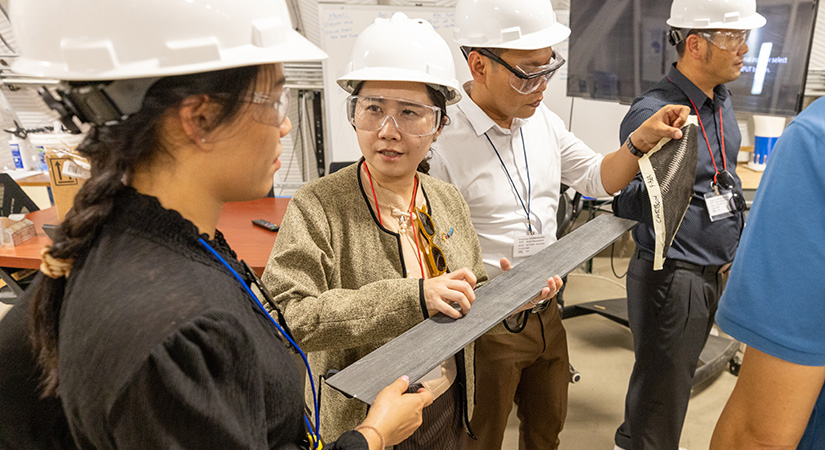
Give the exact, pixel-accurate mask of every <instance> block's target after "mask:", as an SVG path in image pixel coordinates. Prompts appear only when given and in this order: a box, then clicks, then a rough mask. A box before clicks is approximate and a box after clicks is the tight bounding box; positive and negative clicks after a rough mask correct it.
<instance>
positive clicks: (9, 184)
mask: <svg viewBox="0 0 825 450" xmlns="http://www.w3.org/2000/svg"><path fill="white" fill-rule="evenodd" d="M0 187H1V189H0V202H2V209H0V216H3V217H8V216H9V215H10V214H27V213H30V212H32V211H38V210H40V208H38V207H37V205H36V204H35V203H34V201H32V199H31V198H29V196H28V195H26V193H25V192H23V189H21V188H20V185H18V184H17V182H16V181H14V179H12V177H11V176H10V175H9V174H7V173H0Z"/></svg>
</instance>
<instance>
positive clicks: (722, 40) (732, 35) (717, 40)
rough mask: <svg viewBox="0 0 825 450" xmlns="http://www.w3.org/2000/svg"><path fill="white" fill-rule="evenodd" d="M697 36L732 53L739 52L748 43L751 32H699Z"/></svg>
mask: <svg viewBox="0 0 825 450" xmlns="http://www.w3.org/2000/svg"><path fill="white" fill-rule="evenodd" d="M696 34H698V35H700V36H702V37H703V38H704V39H705V40H706V41H708V42H710V43H711V44H713V45H715V46H717V47H719V48H721V49H722V50H728V51H731V52H735V51H738V50H739V49H740V48H742V46H743V45H745V42H747V41H748V37H749V36H750V34H751V30H736V31H723V30H715V31H697V32H696Z"/></svg>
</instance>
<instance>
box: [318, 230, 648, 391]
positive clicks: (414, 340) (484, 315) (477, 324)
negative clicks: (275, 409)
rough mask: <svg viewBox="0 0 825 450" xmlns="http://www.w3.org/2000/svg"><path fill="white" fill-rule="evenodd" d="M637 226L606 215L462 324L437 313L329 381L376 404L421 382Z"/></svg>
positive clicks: (525, 268) (521, 271)
mask: <svg viewBox="0 0 825 450" xmlns="http://www.w3.org/2000/svg"><path fill="white" fill-rule="evenodd" d="M634 225H636V222H635V221H632V220H627V219H621V218H618V217H614V216H610V215H602V216H599V217H597V218H596V219H594V220H592V221H590V222H588V223H587V224H585V225H583V226H581V227H579V228H578V229H576V230H575V231H573V232H572V233H570V234H568V235H567V236H565V237H563V238H561V239H560V240H558V241H556V242H555V243H553V244H551V245H550V246H548V247H547V248H545V249H544V250H542V251H540V252H538V253H536V254H535V255H533V256H531V257H530V258H529V259H527V260H526V261H524V262H522V263H521V264H519V265H517V266H516V267H514V268H512V269H510V270H509V271H507V272H504V273H503V274H501V275H499V276H498V277H496V278H495V279H493V280H491V281H489V282H488V283H486V284H485V285H483V286H481V287H480V288H478V289H477V290H476V300H475V302H474V303H473V306H472V308H470V311H469V312H468V313H467V314H466V315H464V317H462V318H460V319H451V318H449V317H447V316H445V315H443V314H437V315H435V316H433V317H430V318H429V319H427V320H425V321H423V322H421V323H419V324H418V325H416V326H414V327H412V328H410V329H409V330H407V331H406V332H405V333H403V334H402V335H400V336H398V337H397V338H395V339H393V340H392V341H390V342H388V343H387V344H385V345H383V346H381V347H380V348H378V349H376V350H375V351H374V352H372V353H370V354H369V355H367V356H365V357H364V358H361V359H360V360H358V361H356V362H355V363H353V364H352V365H350V366H349V367H347V368H345V369H344V370H342V371H341V372H339V373H338V374H336V375H334V376H332V377H331V378H329V379H328V380H327V381H326V382H327V384H329V385H330V386H332V387H333V388H335V389H337V390H339V391H341V392H342V393H344V394H345V395H347V396H349V397H353V398H357V399H359V400H361V401H364V402H366V403H369V404H372V402H373V401H374V400H375V397H376V395H378V392H380V391H381V389H383V388H384V387H385V386H387V385H389V384H391V383H392V382H394V381H395V380H396V379H398V377H400V376H402V375H407V376H409V377H410V380H412V381H415V380H418V379H420V378H421V377H422V376H424V375H426V374H427V373H428V372H430V371H431V370H432V369H433V368H435V367H436V366H437V365H439V364H441V362H442V361H444V360H445V359H447V358H449V357H451V356H453V355H455V354H456V353H458V352H459V351H460V350H461V349H462V348H464V347H465V346H466V345H467V344H469V343H470V342H473V341H475V340H476V339H478V338H479V337H480V336H481V335H482V334H484V333H485V332H486V331H487V330H489V329H490V328H493V326H495V325H496V324H497V323H499V322H501V321H502V320H504V319H505V318H506V317H507V316H509V315H510V314H512V313H513V312H514V311H516V310H517V309H518V308H520V307H521V306H522V305H524V303H525V302H527V300H529V299H532V298H533V297H535V296H536V295H538V294H539V293H540V292H541V289H542V287H544V286H547V278H549V277H551V276H553V275H559V276H564V275H567V274H568V273H570V272H571V271H572V270H573V269H575V268H576V267H578V266H579V265H581V264H582V263H584V262H585V261H587V260H588V259H590V258H592V257H593V256H594V255H595V254H597V253H598V252H600V251H601V250H603V249H604V248H605V247H607V246H608V245H610V244H611V243H612V242H614V241H615V240H616V239H618V238H620V237H621V236H622V235H623V234H624V233H625V232H627V231H628V230H630V229H631V228H633V226H634Z"/></svg>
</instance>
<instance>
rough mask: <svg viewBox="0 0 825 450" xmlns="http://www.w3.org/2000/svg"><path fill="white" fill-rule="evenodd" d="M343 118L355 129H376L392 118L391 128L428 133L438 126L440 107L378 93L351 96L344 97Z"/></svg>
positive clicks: (411, 133) (440, 115)
mask: <svg viewBox="0 0 825 450" xmlns="http://www.w3.org/2000/svg"><path fill="white" fill-rule="evenodd" d="M347 117H348V118H349V122H350V123H351V124H352V126H354V127H355V128H357V129H359V130H363V131H378V130H380V129H382V128H384V126H385V125H386V124H387V121H388V120H392V122H393V124H394V125H395V128H396V129H397V130H398V131H399V132H401V133H404V134H407V135H410V136H416V137H421V136H430V135H432V134H433V133H435V132H436V131H438V129H439V128H440V126H441V117H442V111H441V108H438V107H436V106H431V105H425V104H422V103H418V102H414V101H410V100H405V99H399V98H392V97H381V96H372V97H368V96H361V95H351V96H349V98H347Z"/></svg>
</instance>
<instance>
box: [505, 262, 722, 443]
mask: <svg viewBox="0 0 825 450" xmlns="http://www.w3.org/2000/svg"><path fill="white" fill-rule="evenodd" d="M614 265H615V267H616V271H617V272H618V273H619V274H620V275H621V274H623V273H624V272H625V269H626V268H627V259H626V258H618V259H616V260H615V262H614ZM593 266H594V267H593V272H594V273H593V274H586V273H584V271H583V270H578V271H576V272H574V273H573V274H571V276H570V277H569V278H568V286H567V290H566V291H565V300H566V302H567V304H576V303H582V302H588V301H593V300H602V299H610V298H618V297H624V296H625V292H624V279H621V280H619V279H616V277H614V276H613V274H612V272H611V270H610V260H609V258H596V260H595V262H594V265H593ZM564 326H565V328H566V329H567V339H568V342H569V351H570V361H571V363H572V364H573V366H574V367H575V368H576V370H578V371H579V372H581V374H582V381H581V382H579V383H577V384H574V385H571V386H570V391H569V404H568V412H567V422H566V424H565V426H564V431H562V435H561V449H562V450H585V449H587V450H597V449H605V450H612V449H613V434H614V432H615V431H616V427H617V426H618V425H619V424H620V422H621V420H622V416H623V408H624V395H625V391H626V389H627V382H628V379H629V378H630V372H631V370H632V368H633V347H632V346H633V337H632V335H631V333H630V330H629V329H628V328H625V327H623V326H621V325H619V324H616V323H615V322H611V321H609V320H607V319H605V318H603V317H601V316H598V315H589V316H582V317H577V318H573V319H568V320H566V321H565V322H564ZM735 383H736V377H734V376H733V375H731V374H730V373H728V372H724V373H722V374H720V375H719V376H718V377H716V378H714V379H713V380H711V381H710V382H708V383H706V384H705V385H704V386H701V387H699V388H695V389H694V392H693V395H692V397H691V400H690V406H689V408H688V415H687V419H686V422H685V427H684V430H683V432H682V441H681V445H682V447H685V448H687V449H688V450H702V449H707V448H708V445H709V443H710V436H711V433H713V427H714V426H715V424H716V420H717V419H718V418H719V414H720V413H721V412H722V408H723V407H724V406H725V402H726V401H727V399H728V396H729V395H730V393H731V391H732V390H733V386H734V384H735ZM502 449H503V450H516V449H518V419H516V416H515V407H514V408H513V412H512V413H511V415H510V422H509V424H508V427H507V431H506V432H505V436H504V445H503V446H502Z"/></svg>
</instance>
